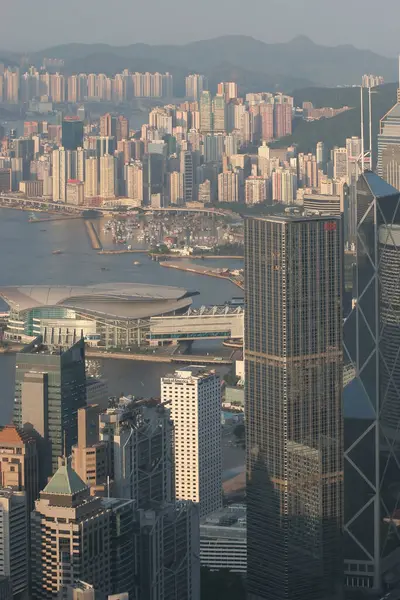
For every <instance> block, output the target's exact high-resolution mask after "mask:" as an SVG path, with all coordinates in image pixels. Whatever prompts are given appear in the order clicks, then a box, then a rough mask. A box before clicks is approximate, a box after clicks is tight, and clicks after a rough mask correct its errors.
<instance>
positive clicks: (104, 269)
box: [101, 267, 110, 271]
mask: <svg viewBox="0 0 400 600" xmlns="http://www.w3.org/2000/svg"><path fill="white" fill-rule="evenodd" d="M101 270H102V271H109V270H110V269H109V268H108V267H101Z"/></svg>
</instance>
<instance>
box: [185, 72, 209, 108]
mask: <svg viewBox="0 0 400 600" xmlns="http://www.w3.org/2000/svg"><path fill="white" fill-rule="evenodd" d="M185 83H186V97H187V98H188V99H189V100H195V101H196V102H198V101H199V99H200V96H201V94H202V93H203V92H204V91H206V90H208V81H207V77H205V76H204V75H198V74H197V73H194V74H192V75H188V76H187V77H186V80H185Z"/></svg>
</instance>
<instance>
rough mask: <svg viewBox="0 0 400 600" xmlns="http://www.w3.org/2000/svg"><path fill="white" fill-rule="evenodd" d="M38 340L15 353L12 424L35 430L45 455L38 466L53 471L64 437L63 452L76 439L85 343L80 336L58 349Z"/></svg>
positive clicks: (82, 395) (83, 391)
mask: <svg viewBox="0 0 400 600" xmlns="http://www.w3.org/2000/svg"><path fill="white" fill-rule="evenodd" d="M41 341H42V340H41V338H40V337H39V338H37V340H35V342H34V343H32V344H31V345H30V346H27V347H26V348H25V349H24V350H22V352H20V353H18V354H17V359H16V371H15V373H16V375H15V402H14V424H15V425H16V426H17V427H22V426H26V425H27V424H30V425H31V426H32V427H33V428H34V429H35V430H36V432H37V433H38V434H39V436H40V438H41V440H42V442H43V447H44V448H45V451H46V458H48V463H47V465H44V464H41V465H40V466H41V468H42V470H46V471H50V473H55V472H56V471H57V468H58V457H59V456H62V455H64V441H65V447H66V453H67V455H68V454H70V452H71V447H72V445H73V444H76V443H77V436H78V422H77V411H78V409H79V408H81V407H82V406H85V404H86V374H85V345H84V341H83V340H80V341H79V342H77V343H76V344H75V345H74V346H72V347H71V348H69V349H68V350H65V351H61V350H60V349H57V350H51V349H49V348H46V347H45V346H43V345H42V343H41ZM50 460H51V465H50ZM40 462H41V463H43V461H40Z"/></svg>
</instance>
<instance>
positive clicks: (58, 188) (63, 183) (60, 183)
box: [52, 147, 69, 202]
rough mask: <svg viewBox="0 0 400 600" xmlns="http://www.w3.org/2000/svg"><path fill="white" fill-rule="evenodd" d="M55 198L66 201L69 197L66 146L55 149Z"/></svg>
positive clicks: (53, 157) (53, 155) (53, 156)
mask: <svg viewBox="0 0 400 600" xmlns="http://www.w3.org/2000/svg"><path fill="white" fill-rule="evenodd" d="M52 160H53V200H57V201H61V202H65V201H66V199H67V181H68V179H69V177H68V154H67V152H66V150H65V148H63V147H61V148H58V149H57V150H53V154H52Z"/></svg>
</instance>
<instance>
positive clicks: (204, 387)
mask: <svg viewBox="0 0 400 600" xmlns="http://www.w3.org/2000/svg"><path fill="white" fill-rule="evenodd" d="M161 400H162V402H168V404H169V405H170V409H171V419H172V421H173V424H174V469H175V494H176V498H177V500H192V501H193V502H195V503H197V504H198V505H199V509H200V513H199V514H200V516H204V515H206V514H208V513H210V512H213V511H215V510H218V509H219V508H221V506H222V462H221V461H222V450H221V389H220V380H219V377H218V375H216V374H215V372H210V371H206V370H205V369H204V367H203V368H201V367H192V366H191V367H188V368H187V369H181V370H179V371H175V373H174V374H172V375H167V376H165V377H162V379H161Z"/></svg>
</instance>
